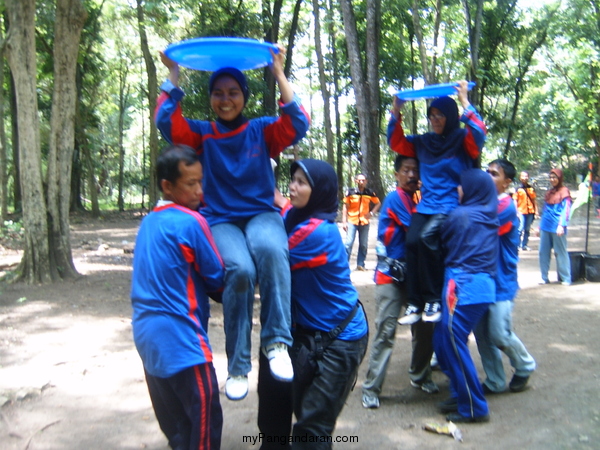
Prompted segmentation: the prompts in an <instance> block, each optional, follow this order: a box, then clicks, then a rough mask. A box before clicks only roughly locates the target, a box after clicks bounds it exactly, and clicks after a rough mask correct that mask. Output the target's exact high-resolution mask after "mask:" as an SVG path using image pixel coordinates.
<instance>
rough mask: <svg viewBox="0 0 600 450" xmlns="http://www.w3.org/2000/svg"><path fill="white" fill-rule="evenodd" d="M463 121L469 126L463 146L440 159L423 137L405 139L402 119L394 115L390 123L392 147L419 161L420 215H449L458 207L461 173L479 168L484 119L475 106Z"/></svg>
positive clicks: (389, 141) (471, 107)
mask: <svg viewBox="0 0 600 450" xmlns="http://www.w3.org/2000/svg"><path fill="white" fill-rule="evenodd" d="M460 121H461V122H463V123H464V124H466V128H464V129H462V132H463V133H464V138H463V140H462V145H460V147H457V148H452V149H450V150H448V151H446V152H444V153H442V154H441V155H437V156H434V155H432V154H430V152H429V151H428V149H427V147H426V146H425V145H424V144H423V141H422V136H421V135H410V136H405V134H404V130H403V129H402V123H401V120H396V118H395V117H393V116H392V118H391V119H390V122H389V123H388V130H387V136H388V144H389V146H390V148H391V149H392V150H393V151H394V152H396V153H399V154H401V155H404V156H410V157H412V158H417V159H418V160H419V172H420V174H421V182H422V187H421V191H422V196H423V198H422V201H421V202H419V204H418V205H417V212H419V213H421V214H428V215H431V214H448V213H449V212H450V211H452V210H453V209H454V208H455V207H456V206H458V193H457V191H456V187H457V186H458V185H459V182H460V174H461V172H463V171H464V170H466V169H470V168H473V167H475V164H474V163H475V161H476V160H477V157H478V156H479V154H480V153H481V149H482V148H483V143H484V141H485V134H486V127H485V124H484V123H483V121H482V119H481V116H480V115H479V113H477V111H476V110H475V108H473V106H469V107H468V108H467V109H465V111H464V113H463V115H462V116H461V117H460ZM431 186H435V187H436V189H432V188H431Z"/></svg>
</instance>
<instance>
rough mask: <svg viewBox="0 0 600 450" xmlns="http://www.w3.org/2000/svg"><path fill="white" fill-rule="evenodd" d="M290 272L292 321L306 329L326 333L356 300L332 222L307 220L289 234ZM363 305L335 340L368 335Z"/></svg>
mask: <svg viewBox="0 0 600 450" xmlns="http://www.w3.org/2000/svg"><path fill="white" fill-rule="evenodd" d="M288 243H289V249H290V266H291V271H292V320H293V322H294V323H296V324H298V325H300V326H301V327H304V328H307V329H309V330H316V331H325V332H329V331H331V330H332V329H333V328H335V327H336V326H338V325H339V324H340V323H342V322H343V321H344V319H346V317H348V315H349V314H350V312H351V311H352V309H353V308H354V305H356V302H357V301H358V292H357V291H356V288H355V287H354V286H353V285H352V281H351V280H350V266H349V265H348V254H347V253H346V249H345V247H344V243H343V242H342V237H341V235H340V231H339V230H338V227H337V225H336V224H335V223H332V222H329V221H326V220H321V219H315V218H313V219H310V220H307V221H305V222H302V223H300V224H299V225H297V226H296V227H295V228H294V229H293V230H292V232H291V233H290V234H289V236H288ZM367 331H368V325H367V321H366V318H365V315H364V312H363V309H362V308H358V310H357V311H356V314H355V315H354V318H353V319H352V320H351V321H350V323H349V324H348V325H347V326H346V328H345V329H344V331H342V333H341V334H340V335H339V337H338V339H341V340H343V341H354V340H357V339H360V338H361V337H363V336H364V335H365V334H367Z"/></svg>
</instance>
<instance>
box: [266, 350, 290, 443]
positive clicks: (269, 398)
mask: <svg viewBox="0 0 600 450" xmlns="http://www.w3.org/2000/svg"><path fill="white" fill-rule="evenodd" d="M292 413H293V407H292V383H285V382H283V381H278V380H276V379H275V378H273V375H272V374H271V369H270V368H269V360H268V359H267V357H266V356H265V355H264V354H263V352H260V357H259V359H258V429H259V430H260V432H261V434H262V435H263V436H262V444H261V446H260V449H261V450H279V449H286V448H288V449H289V448H290V445H289V443H288V444H282V442H289V440H288V439H289V436H290V434H291V432H292Z"/></svg>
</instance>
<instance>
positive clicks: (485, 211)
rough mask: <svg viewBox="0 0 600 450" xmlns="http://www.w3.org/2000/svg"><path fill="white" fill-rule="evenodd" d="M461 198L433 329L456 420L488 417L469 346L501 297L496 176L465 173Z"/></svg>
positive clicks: (452, 220) (446, 405) (448, 237)
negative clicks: (439, 311)
mask: <svg viewBox="0 0 600 450" xmlns="http://www.w3.org/2000/svg"><path fill="white" fill-rule="evenodd" d="M460 183H461V184H460V188H459V197H460V191H461V190H462V199H461V204H460V205H459V206H458V207H457V208H456V209H454V211H452V212H451V213H450V214H449V215H448V218H447V220H446V222H445V223H444V227H443V229H442V245H443V248H444V251H445V261H444V263H445V266H446V268H445V277H444V289H443V303H442V320H441V322H440V323H438V324H437V325H436V328H435V332H434V348H435V353H436V355H437V357H438V361H439V363H440V367H441V368H442V370H443V371H444V373H446V375H448V377H449V378H450V389H451V394H452V395H451V398H450V399H448V400H446V401H444V402H442V403H441V404H440V408H441V409H442V411H443V412H447V413H449V414H448V415H447V416H446V418H447V419H448V420H450V421H452V422H455V423H469V422H487V421H489V411H488V407H487V403H486V401H485V397H484V395H483V388H482V386H481V383H480V382H479V379H478V377H477V370H476V369H475V364H474V363H473V359H472V358H471V353H470V351H469V345H468V341H469V334H470V333H471V331H472V330H473V328H474V327H475V325H476V324H477V323H478V322H479V320H480V319H481V318H482V317H483V315H484V314H485V313H486V311H487V310H488V307H489V304H490V303H494V302H495V300H496V288H495V284H494V276H495V273H496V265H497V260H498V198H497V193H496V187H495V185H494V182H493V181H492V178H491V177H490V176H489V175H488V174H487V173H485V172H483V171H482V170H479V169H470V170H466V171H464V172H463V173H462V174H461V176H460Z"/></svg>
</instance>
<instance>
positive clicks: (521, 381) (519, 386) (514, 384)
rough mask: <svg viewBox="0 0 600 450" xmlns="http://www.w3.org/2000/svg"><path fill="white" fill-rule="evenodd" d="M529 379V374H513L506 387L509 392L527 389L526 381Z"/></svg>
mask: <svg viewBox="0 0 600 450" xmlns="http://www.w3.org/2000/svg"><path fill="white" fill-rule="evenodd" d="M528 381H529V376H526V377H520V376H519V375H513V377H512V380H510V383H509V384H508V388H509V389H510V391H511V392H523V391H524V390H525V389H527V382H528Z"/></svg>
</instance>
